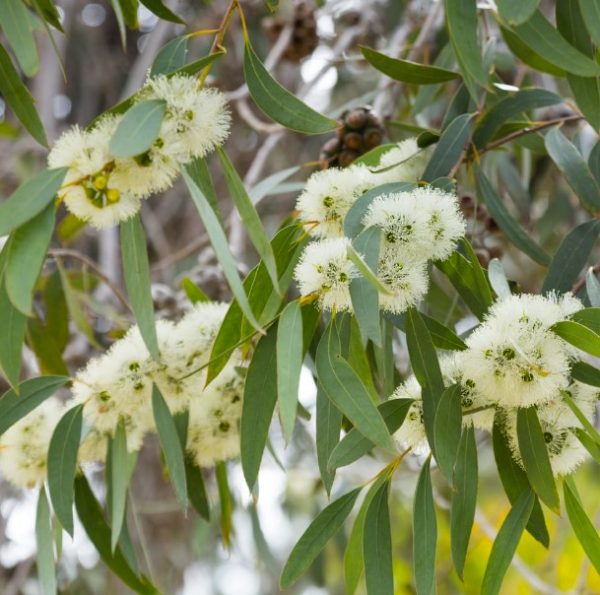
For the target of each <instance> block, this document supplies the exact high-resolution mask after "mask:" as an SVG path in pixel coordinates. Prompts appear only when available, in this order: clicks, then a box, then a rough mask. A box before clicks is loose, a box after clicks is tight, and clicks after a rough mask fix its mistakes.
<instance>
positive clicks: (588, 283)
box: [585, 267, 600, 308]
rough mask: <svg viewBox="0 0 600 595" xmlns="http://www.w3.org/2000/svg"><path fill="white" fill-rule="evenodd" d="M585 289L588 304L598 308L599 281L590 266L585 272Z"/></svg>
mask: <svg viewBox="0 0 600 595" xmlns="http://www.w3.org/2000/svg"><path fill="white" fill-rule="evenodd" d="M585 290H586V291H587V294H588V299H589V300H590V304H592V306H595V307H596V308H600V281H598V278H597V277H596V275H595V274H594V269H593V268H592V267H590V268H589V269H588V271H587V273H586V274H585Z"/></svg>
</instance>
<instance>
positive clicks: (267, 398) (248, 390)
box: [240, 325, 278, 490]
mask: <svg viewBox="0 0 600 595" xmlns="http://www.w3.org/2000/svg"><path fill="white" fill-rule="evenodd" d="M277 334H278V330H277V325H273V326H272V327H271V328H270V329H269V330H268V331H267V334H266V336H264V337H262V338H261V339H260V341H259V342H258V344H257V345H256V350H255V351H254V355H253V357H252V360H251V361H250V366H249V367H248V375H247V376H246V385H245V387H244V400H243V404H242V420H241V427H240V442H241V458H242V469H243V471H244V477H245V479H246V483H247V484H248V487H249V488H250V490H253V489H254V485H255V484H256V479H257V477H258V470H259V468H260V461H261V459H262V455H263V451H264V449H265V445H266V443H267V438H268V435H269V427H270V425H271V420H272V419H273V411H274V409H275V403H276V402H277Z"/></svg>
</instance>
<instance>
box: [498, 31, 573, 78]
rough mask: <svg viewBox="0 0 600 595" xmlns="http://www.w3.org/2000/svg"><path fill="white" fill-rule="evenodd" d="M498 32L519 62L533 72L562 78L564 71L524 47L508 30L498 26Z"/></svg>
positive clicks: (526, 46) (518, 38) (527, 47)
mask: <svg viewBox="0 0 600 595" xmlns="http://www.w3.org/2000/svg"><path fill="white" fill-rule="evenodd" d="M500 32H501V33H502V37H503V38H504V41H505V42H506V45H507V46H508V48H509V49H510V51H511V52H512V53H513V54H514V55H515V56H516V57H517V58H519V60H521V62H523V63H524V64H527V65H528V66H531V68H533V69H534V70H539V71H540V72H547V73H548V74H551V75H553V76H559V77H564V76H565V74H566V73H565V71H564V70H563V69H562V68H559V67H558V66H555V65H554V64H552V63H551V62H549V61H548V60H545V59H544V58H542V57H541V56H540V55H539V54H537V53H536V52H535V51H534V50H532V49H531V48H530V47H529V46H528V45H526V44H525V43H524V42H523V41H522V40H521V38H520V37H518V36H517V35H515V33H513V32H512V31H511V30H510V29H508V28H506V27H503V26H502V25H500Z"/></svg>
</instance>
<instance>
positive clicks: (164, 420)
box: [152, 384, 187, 508]
mask: <svg viewBox="0 0 600 595" xmlns="http://www.w3.org/2000/svg"><path fill="white" fill-rule="evenodd" d="M152 411H153V413H154V422H155V423H156V431H157V434H158V439H159V442H160V446H161V448H162V451H163V453H164V455H165V460H166V461H167V468H168V470H169V478H170V479H171V484H172V485H173V488H174V489H175V494H176V495H177V499H178V500H179V501H180V502H181V505H182V506H183V507H184V508H185V507H186V506H187V485H186V475H185V462H184V456H183V448H182V446H181V442H180V441H179V437H178V435H177V427H176V426H175V421H174V420H173V416H172V415H171V412H170V411H169V406H168V405H167V403H166V402H165V399H164V397H163V396H162V395H161V394H160V391H159V390H158V388H157V386H156V384H153V385H152Z"/></svg>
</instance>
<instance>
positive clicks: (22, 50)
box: [0, 0, 39, 76]
mask: <svg viewBox="0 0 600 595" xmlns="http://www.w3.org/2000/svg"><path fill="white" fill-rule="evenodd" d="M0 24H1V25H2V31H4V35H6V38H7V39H8V42H9V43H10V46H11V48H12V50H13V52H14V53H15V56H16V57H17V61H18V62H19V66H20V67H21V68H22V69H23V72H24V73H25V74H26V75H27V76H33V75H35V73H36V72H37V70H38V67H39V59H38V52H37V48H36V46H35V39H34V37H33V32H32V30H31V17H30V15H29V11H28V10H27V8H26V6H25V3H24V2H20V1H15V0H0Z"/></svg>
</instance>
